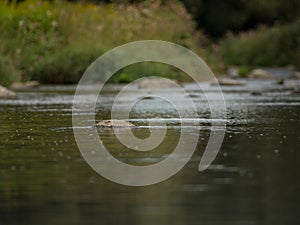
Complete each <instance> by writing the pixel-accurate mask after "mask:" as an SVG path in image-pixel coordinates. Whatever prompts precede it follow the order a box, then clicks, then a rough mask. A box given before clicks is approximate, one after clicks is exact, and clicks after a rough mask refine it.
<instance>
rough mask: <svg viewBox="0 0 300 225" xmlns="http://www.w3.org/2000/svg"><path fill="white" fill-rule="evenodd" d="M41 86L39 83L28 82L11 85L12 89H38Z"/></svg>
mask: <svg viewBox="0 0 300 225" xmlns="http://www.w3.org/2000/svg"><path fill="white" fill-rule="evenodd" d="M38 86H40V82H38V81H34V80H33V81H26V82H15V83H13V84H12V85H11V88H12V89H21V88H36V87H38Z"/></svg>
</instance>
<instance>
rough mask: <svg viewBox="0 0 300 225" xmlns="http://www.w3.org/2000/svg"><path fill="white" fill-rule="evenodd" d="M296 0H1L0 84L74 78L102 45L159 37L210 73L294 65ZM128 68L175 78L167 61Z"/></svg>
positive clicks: (297, 52)
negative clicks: (184, 51) (187, 50)
mask: <svg viewBox="0 0 300 225" xmlns="http://www.w3.org/2000/svg"><path fill="white" fill-rule="evenodd" d="M299 15H300V1H298V0H285V1H284V0H268V1H265V0H263V1H261V0H251V1H245V0H226V1H225V0H197V1H195V0H181V1H178V0H172V1H171V0H105V1H96V0H78V1H63V0H49V1H39V0H25V1H13V0H12V1H7V0H6V1H5V0H0V84H3V85H6V86H8V85H10V84H11V83H12V82H15V81H28V80H38V81H40V82H42V83H63V84H68V83H76V82H77V81H78V80H79V79H80V77H81V76H82V74H83V72H84V71H85V69H86V68H87V66H88V65H89V64H90V63H91V62H92V61H94V60H95V59H96V58H97V57H98V56H100V55H101V54H102V53H104V52H105V51H107V50H109V49H111V48H113V47H116V46H118V45H120V44H125V43H127V42H130V41H136V40H145V39H159V40H165V41H171V42H175V43H178V44H180V45H183V46H185V47H187V48H190V49H191V50H193V51H195V52H196V53H197V54H198V55H200V56H201V57H203V59H204V60H205V61H206V62H207V63H208V65H209V66H210V67H211V68H212V69H213V70H214V72H216V73H223V72H224V71H226V69H227V68H228V67H229V66H231V65H236V66H241V67H243V68H248V67H249V68H251V67H255V66H288V65H293V66H295V67H296V68H299V67H300V60H299V58H300V57H299V56H300V47H299V46H300V19H299ZM134 74H146V75H163V76H167V77H171V78H176V79H180V78H179V77H178V76H177V75H176V74H175V75H174V71H172V70H171V69H170V68H169V69H168V68H167V69H166V67H162V66H159V65H158V66H152V67H149V66H145V65H137V66H135V67H130V68H126V69H124V70H122V71H120V72H119V76H117V78H116V79H114V80H113V81H114V82H129V81H131V80H133V79H135V78H136V77H137V76H136V75H134Z"/></svg>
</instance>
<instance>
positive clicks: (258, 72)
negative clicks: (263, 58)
mask: <svg viewBox="0 0 300 225" xmlns="http://www.w3.org/2000/svg"><path fill="white" fill-rule="evenodd" d="M272 77H273V76H272V74H271V73H269V72H268V71H266V70H263V69H255V70H253V71H252V72H251V74H250V75H249V78H253V79H271V78H272Z"/></svg>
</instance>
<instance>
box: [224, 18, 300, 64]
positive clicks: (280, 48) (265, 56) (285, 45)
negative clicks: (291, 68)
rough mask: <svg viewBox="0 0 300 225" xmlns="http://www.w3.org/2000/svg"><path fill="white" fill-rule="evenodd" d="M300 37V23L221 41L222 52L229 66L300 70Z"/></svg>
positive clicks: (264, 28)
mask: <svg viewBox="0 0 300 225" xmlns="http://www.w3.org/2000/svg"><path fill="white" fill-rule="evenodd" d="M299 37H300V20H297V21H296V22H294V23H291V24H289V25H284V26H279V25H277V26H273V27H271V28H267V27H261V28H259V29H258V30H255V31H248V32H244V33H240V34H238V35H233V34H230V35H228V36H227V37H226V38H225V39H224V40H223V41H222V43H221V52H222V54H223V59H224V62H225V63H226V64H227V65H232V64H233V65H241V66H244V67H245V65H251V66H285V65H295V66H297V67H299V68H300V38H299Z"/></svg>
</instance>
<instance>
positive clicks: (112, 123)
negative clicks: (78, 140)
mask: <svg viewBox="0 0 300 225" xmlns="http://www.w3.org/2000/svg"><path fill="white" fill-rule="evenodd" d="M96 127H103V128H112V127H135V125H134V124H133V123H130V122H128V121H125V120H102V121H100V122H98V123H97V124H96Z"/></svg>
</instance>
